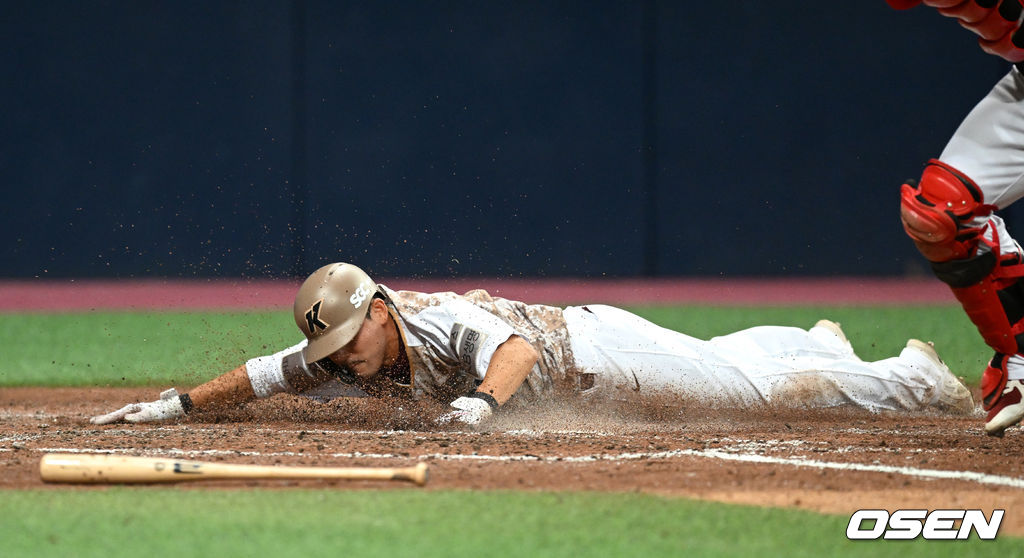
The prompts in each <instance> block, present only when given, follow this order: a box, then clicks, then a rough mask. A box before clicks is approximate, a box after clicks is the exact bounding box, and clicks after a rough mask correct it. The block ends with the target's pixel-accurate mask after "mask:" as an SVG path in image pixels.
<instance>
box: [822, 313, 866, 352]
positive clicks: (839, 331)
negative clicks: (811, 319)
mask: <svg viewBox="0 0 1024 558" xmlns="http://www.w3.org/2000/svg"><path fill="white" fill-rule="evenodd" d="M811 329H812V330H814V329H820V330H824V331H827V332H828V333H829V334H831V335H832V336H834V337H835V338H836V339H838V340H839V342H840V343H842V345H843V347H845V348H846V352H848V353H849V354H850V356H852V357H854V358H859V357H857V355H856V353H854V351H853V345H852V344H850V340H849V339H847V338H846V334H845V333H843V328H841V327H839V324H838V323H837V322H833V321H832V320H818V323H816V324H814V327H812V328H811Z"/></svg>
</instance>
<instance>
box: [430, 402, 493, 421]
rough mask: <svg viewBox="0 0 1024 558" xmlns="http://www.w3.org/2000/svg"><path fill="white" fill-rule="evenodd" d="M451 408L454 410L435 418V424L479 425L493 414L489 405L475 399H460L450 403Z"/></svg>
mask: <svg viewBox="0 0 1024 558" xmlns="http://www.w3.org/2000/svg"><path fill="white" fill-rule="evenodd" d="M451 406H452V407H454V408H455V409H456V410H454V411H449V412H447V413H445V414H443V415H441V416H439V417H437V424H448V423H450V422H455V421H458V422H461V423H463V424H480V422H482V421H484V420H487V418H488V417H490V416H491V415H492V414H494V410H493V409H492V408H491V405H490V403H488V402H487V401H484V400H483V399H478V398H476V397H460V398H458V399H456V400H455V401H452V402H451Z"/></svg>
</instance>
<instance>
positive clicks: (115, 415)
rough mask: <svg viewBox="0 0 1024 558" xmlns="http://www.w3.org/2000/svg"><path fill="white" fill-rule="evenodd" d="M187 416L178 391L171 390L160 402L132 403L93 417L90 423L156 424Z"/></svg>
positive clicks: (162, 394) (163, 394)
mask: <svg viewBox="0 0 1024 558" xmlns="http://www.w3.org/2000/svg"><path fill="white" fill-rule="evenodd" d="M183 416H185V407H184V406H183V405H182V403H181V398H180V397H178V391H177V390H175V389H174V388H171V389H169V390H167V391H165V392H163V393H161V394H160V399H159V400H158V401H153V402H151V403H132V404H130V405H125V406H124V407H121V408H120V409H118V410H116V411H114V412H112V413H107V414H105V415H100V416H98V417H92V418H91V419H89V422H91V423H93V424H110V423H112V422H118V421H122V420H123V421H126V422H154V421H160V420H168V419H176V418H179V417H183Z"/></svg>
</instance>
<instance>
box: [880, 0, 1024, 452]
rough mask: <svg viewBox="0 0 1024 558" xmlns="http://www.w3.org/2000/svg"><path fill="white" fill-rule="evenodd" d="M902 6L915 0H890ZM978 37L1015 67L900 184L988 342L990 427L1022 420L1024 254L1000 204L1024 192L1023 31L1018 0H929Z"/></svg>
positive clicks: (924, 241) (939, 266) (907, 206)
mask: <svg viewBox="0 0 1024 558" xmlns="http://www.w3.org/2000/svg"><path fill="white" fill-rule="evenodd" d="M888 1H889V4H890V5H891V6H893V7H894V8H897V9H907V8H912V7H914V6H916V5H917V4H919V3H920V2H919V1H917V0H888ZM924 4H925V5H927V6H931V7H934V8H937V9H938V10H939V12H941V13H942V14H943V15H946V16H949V17H953V18H956V19H957V20H958V21H959V23H960V24H961V25H962V26H963V27H965V28H967V29H969V30H971V31H973V32H974V33H976V34H977V35H979V37H980V38H979V44H980V45H981V48H982V49H984V50H985V51H986V52H988V53H990V54H995V55H998V56H1001V57H1003V58H1004V59H1006V60H1008V61H1010V62H1014V63H1015V65H1014V66H1013V67H1012V68H1011V69H1010V72H1009V73H1008V74H1006V76H1005V77H1003V78H1002V79H1001V80H1000V81H999V82H998V83H997V84H996V86H995V88H994V89H992V91H991V92H989V94H988V95H987V96H986V97H985V98H984V99H982V100H981V102H980V103H978V104H977V106H975V107H974V109H973V110H971V112H970V113H969V114H968V115H967V118H966V119H965V120H964V121H963V122H962V123H961V124H960V127H959V128H958V129H957V130H956V132H955V133H954V134H953V137H952V138H951V139H950V140H949V143H948V144H947V145H946V148H945V149H944V150H943V151H942V154H941V156H940V157H939V158H938V159H932V160H930V161H928V163H927V164H926V165H925V169H924V172H923V174H922V175H921V180H920V181H919V182H917V183H914V182H908V183H907V184H904V185H903V187H902V192H901V193H902V195H901V215H902V219H903V225H904V228H905V229H906V231H907V234H908V235H910V238H911V239H912V240H913V241H914V244H915V245H916V246H917V248H918V250H919V251H920V252H921V254H923V255H924V257H925V258H926V259H928V260H929V261H930V262H931V267H932V270H933V271H934V272H935V275H936V276H937V277H938V278H939V279H940V280H942V281H943V282H945V283H946V284H948V285H949V286H950V288H951V289H952V291H953V294H954V295H955V296H956V298H957V299H958V300H959V301H960V303H961V305H962V306H963V308H964V310H966V312H967V315H968V316H969V317H970V319H971V321H972V322H974V325H975V326H977V328H978V331H979V332H980V333H981V336H982V338H984V340H985V343H987V344H988V345H989V346H990V347H992V348H993V349H995V352H996V353H995V356H994V357H992V360H991V361H990V362H989V364H988V367H987V368H986V369H985V373H984V375H983V376H982V382H981V388H982V405H983V407H984V409H985V410H986V411H987V412H988V415H987V418H986V423H985V431H986V432H987V433H988V434H990V435H993V436H1002V435H1003V432H1004V430H1006V429H1007V428H1009V427H1011V426H1013V425H1015V424H1017V423H1019V422H1020V421H1021V419H1024V401H1022V395H1024V353H1022V349H1024V284H1022V283H1021V281H1020V278H1021V277H1022V276H1024V260H1022V255H1024V252H1022V250H1021V247H1020V245H1019V244H1018V243H1017V241H1015V240H1014V239H1013V238H1012V237H1011V236H1010V235H1009V233H1008V232H1007V230H1006V226H1005V224H1004V223H1003V220H1002V219H1001V218H1000V217H999V216H998V215H996V214H995V211H996V210H999V209H1003V208H1006V207H1007V206H1009V205H1010V204H1012V203H1013V202H1015V201H1017V200H1018V199H1020V198H1021V196H1024V149H1022V148H1024V102H1022V99H1024V75H1022V74H1021V64H1022V63H1024V32H1022V31H1021V19H1022V16H1024V9H1022V5H1021V2H1020V0H986V1H982V0H925V1H924Z"/></svg>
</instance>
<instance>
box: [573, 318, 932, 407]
mask: <svg viewBox="0 0 1024 558" xmlns="http://www.w3.org/2000/svg"><path fill="white" fill-rule="evenodd" d="M565 319H566V322H567V324H568V329H569V336H570V340H571V343H572V350H573V356H574V358H575V360H576V365H577V366H578V367H579V368H580V371H581V372H584V373H591V374H595V375H596V378H597V380H596V383H595V387H594V388H593V389H594V390H614V389H632V390H637V388H639V391H640V392H641V393H643V392H645V391H646V392H650V393H665V392H669V393H674V394H678V395H679V396H680V397H684V398H688V399H690V400H692V401H694V402H695V403H708V404H711V405H719V406H721V405H728V406H753V405H758V404H764V403H777V404H783V405H792V406H796V407H819V408H821V407H836V406H840V405H854V406H857V407H861V408H865V409H868V410H871V411H880V410H910V411H912V410H918V409H923V408H925V407H927V406H929V405H931V404H933V403H934V402H935V401H936V400H937V399H938V394H939V388H937V386H939V385H941V384H940V382H941V377H942V374H943V372H942V371H940V370H939V369H937V368H936V367H935V366H934V365H933V364H931V362H930V361H929V360H928V359H927V358H925V357H923V356H922V355H920V353H918V352H917V351H913V350H907V349H904V351H903V352H902V353H901V354H900V356H898V357H893V358H887V359H885V360H881V361H877V362H864V361H862V360H860V359H859V358H858V357H857V356H856V355H855V354H854V353H853V349H852V348H851V347H850V346H849V344H847V343H843V342H842V341H841V340H840V339H839V338H838V337H836V336H835V335H834V334H833V333H832V332H830V331H829V330H827V329H824V328H811V329H810V330H804V329H800V328H796V327H782V326H759V327H753V328H750V329H745V330H742V331H738V332H736V333H732V334H729V335H725V336H722V337H715V338H712V339H711V340H708V341H704V340H701V339H697V338H694V337H690V336H689V335H685V334H682V333H679V332H676V331H672V330H669V329H666V328H663V327H660V326H658V325H655V324H653V323H651V322H648V321H647V320H644V319H643V318H641V317H639V316H636V315H634V314H631V313H629V312H626V311H625V310H621V309H619V308H614V307H611V306H601V305H588V306H583V307H569V308H566V309H565Z"/></svg>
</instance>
